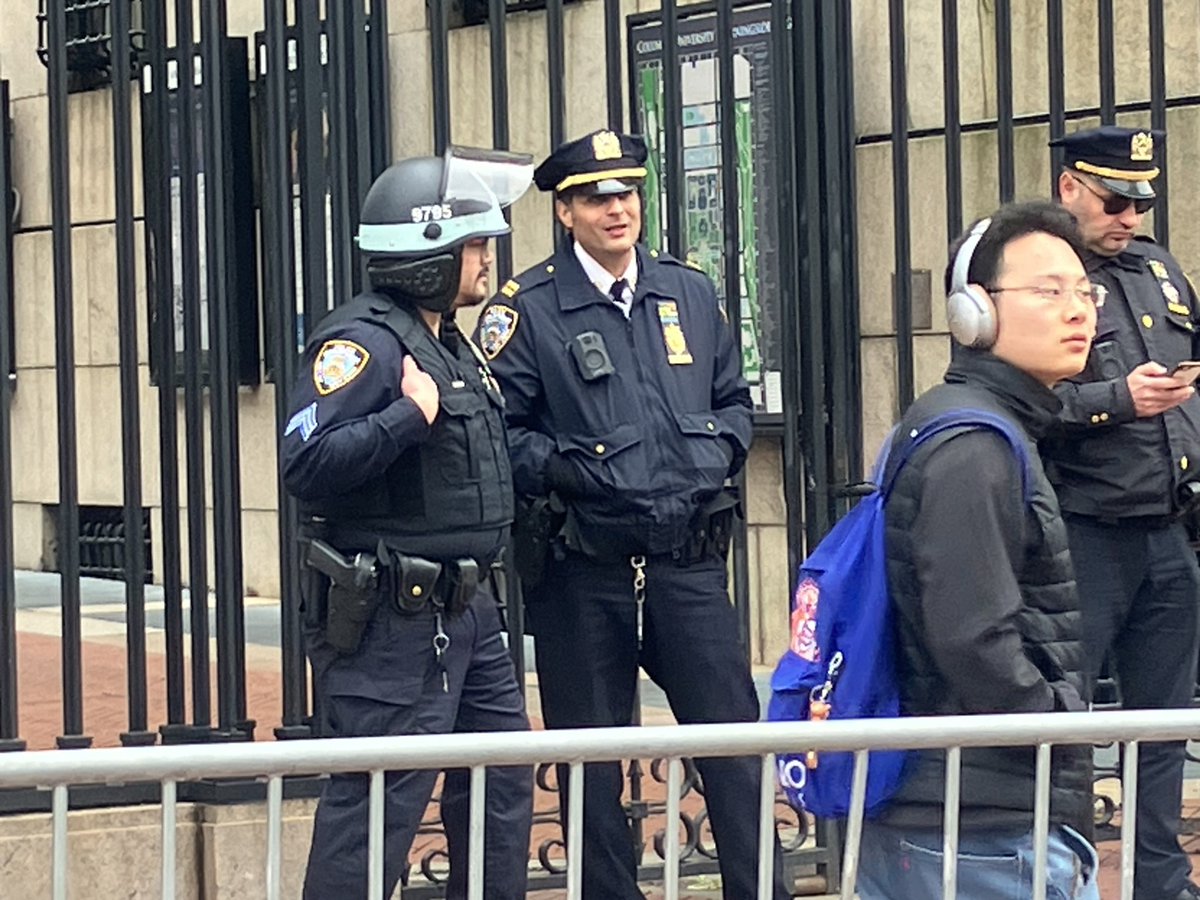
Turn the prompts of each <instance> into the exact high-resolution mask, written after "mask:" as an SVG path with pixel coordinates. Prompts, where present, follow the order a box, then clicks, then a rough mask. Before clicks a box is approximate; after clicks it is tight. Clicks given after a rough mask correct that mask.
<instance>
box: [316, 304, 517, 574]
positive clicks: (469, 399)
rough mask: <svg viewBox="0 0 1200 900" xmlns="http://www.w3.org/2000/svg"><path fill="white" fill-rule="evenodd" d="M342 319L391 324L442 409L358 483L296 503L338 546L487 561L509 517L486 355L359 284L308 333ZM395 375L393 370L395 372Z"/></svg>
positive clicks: (495, 392) (498, 403) (500, 424)
mask: <svg viewBox="0 0 1200 900" xmlns="http://www.w3.org/2000/svg"><path fill="white" fill-rule="evenodd" d="M349 320H358V321H363V322H372V323H375V324H376V325H379V326H381V327H384V328H387V329H388V330H389V331H391V332H392V333H393V334H394V335H395V336H396V338H397V340H399V341H400V343H401V344H402V345H403V346H404V348H405V350H406V351H407V352H408V353H409V354H410V355H412V357H413V358H414V359H415V360H416V362H417V365H419V366H420V367H421V369H422V370H424V371H425V372H427V373H428V374H429V375H430V377H432V378H433V380H434V381H435V382H436V383H437V387H438V391H439V393H440V404H441V409H440V410H439V411H438V415H437V417H436V418H435V419H434V420H433V426H432V431H431V433H430V435H429V438H428V439H427V440H426V441H424V442H423V443H421V444H420V445H418V446H415V447H412V448H410V449H409V450H407V451H405V452H404V453H402V454H401V455H400V457H399V458H398V459H397V460H396V461H395V462H394V463H392V465H391V466H389V467H388V468H387V470H386V471H383V472H380V473H378V476H377V477H373V478H370V479H368V480H367V481H365V482H364V483H363V484H362V485H360V486H359V487H358V488H356V489H355V490H353V491H351V492H349V493H346V494H342V495H340V496H338V497H332V498H328V499H323V500H321V501H320V502H319V503H309V504H304V505H303V506H302V513H303V514H304V516H305V517H306V518H310V519H311V518H313V517H316V518H318V519H323V520H324V522H325V526H324V530H325V532H326V535H327V540H329V541H331V542H332V543H334V544H336V545H337V546H339V547H341V548H343V549H351V548H362V549H369V548H372V547H373V546H374V545H375V543H376V542H377V541H378V540H381V539H382V540H383V541H384V542H385V543H386V544H387V545H388V546H389V547H391V548H392V549H394V550H397V551H399V552H401V553H407V554H410V555H413V556H424V557H427V558H433V559H450V558H455V557H460V556H472V557H475V558H476V559H478V560H480V561H489V560H490V558H491V557H492V556H493V555H494V554H495V552H496V549H497V547H498V546H499V545H500V544H501V543H502V541H503V539H504V536H505V533H506V529H507V528H508V526H509V525H510V524H511V522H512V518H513V493H512V470H511V468H510V465H509V458H508V445H507V442H506V440H505V433H504V420H503V408H504V399H503V397H502V396H501V395H500V390H499V388H498V387H497V386H496V384H495V381H494V380H493V379H492V376H491V373H490V372H489V371H488V369H487V366H486V363H485V362H484V360H483V358H482V357H481V356H479V355H478V354H477V353H476V351H475V349H474V348H473V347H472V346H471V345H470V344H469V343H468V340H467V338H466V337H465V336H463V335H461V334H460V333H459V332H458V330H457V329H456V328H454V326H453V324H452V323H446V324H444V325H443V335H442V340H439V339H438V338H436V337H434V335H433V334H432V333H431V332H430V330H429V328H428V327H427V326H426V325H425V323H424V322H423V321H422V320H421V318H420V316H419V314H418V313H416V312H415V311H413V310H411V309H408V308H406V307H403V306H398V305H396V304H394V303H393V302H392V301H391V300H389V299H388V298H387V297H384V296H383V295H381V294H371V293H367V294H360V295H359V296H357V297H355V298H354V299H353V300H352V301H350V302H349V303H347V304H346V305H344V306H342V307H339V308H338V309H336V310H334V311H333V312H332V313H330V314H329V315H328V316H327V317H326V318H325V319H324V320H322V322H321V324H320V326H318V328H317V329H316V331H314V332H313V334H312V335H310V336H309V339H308V347H309V349H311V348H312V347H314V346H317V345H319V344H320V343H321V342H322V341H324V340H325V339H326V338H327V337H328V335H329V334H330V332H331V331H333V330H334V328H336V327H337V326H338V325H341V324H343V323H345V322H347V321H349ZM396 383H397V385H399V383H400V372H398V371H397V372H396Z"/></svg>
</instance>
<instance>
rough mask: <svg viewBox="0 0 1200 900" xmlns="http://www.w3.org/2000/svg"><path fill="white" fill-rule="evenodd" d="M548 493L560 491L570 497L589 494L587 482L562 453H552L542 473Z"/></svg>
mask: <svg viewBox="0 0 1200 900" xmlns="http://www.w3.org/2000/svg"><path fill="white" fill-rule="evenodd" d="M542 477H543V479H544V480H545V482H546V488H547V490H548V491H558V492H559V493H560V494H564V495H566V496H568V497H582V496H583V495H584V494H586V493H587V481H586V480H585V479H584V477H583V473H581V472H580V471H579V470H578V469H577V468H575V464H574V463H572V462H571V461H570V460H569V459H567V458H566V457H565V456H563V455H562V454H561V453H551V454H550V456H549V458H547V460H546V468H545V470H544V471H543V473H542Z"/></svg>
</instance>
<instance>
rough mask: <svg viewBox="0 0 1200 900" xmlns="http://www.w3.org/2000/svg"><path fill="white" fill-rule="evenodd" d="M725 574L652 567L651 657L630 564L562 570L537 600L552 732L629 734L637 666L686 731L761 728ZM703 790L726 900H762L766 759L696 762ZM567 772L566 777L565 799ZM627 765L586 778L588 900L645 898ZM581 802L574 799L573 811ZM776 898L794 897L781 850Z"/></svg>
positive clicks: (583, 560) (576, 564)
mask: <svg viewBox="0 0 1200 900" xmlns="http://www.w3.org/2000/svg"><path fill="white" fill-rule="evenodd" d="M725 578H726V573H725V562H724V561H723V560H720V559H716V558H712V559H707V560H704V561H702V562H700V563H697V564H695V565H692V566H688V567H681V566H678V565H676V564H675V563H674V562H673V561H672V560H671V559H670V558H660V557H650V558H649V560H648V563H647V566H646V599H645V603H644V608H643V635H642V646H641V648H640V650H639V648H638V635H637V627H638V626H637V621H638V615H637V604H636V602H635V600H634V595H633V568H632V567H631V566H630V563H629V560H627V559H626V560H619V561H615V562H614V561H603V562H602V561H597V560H593V559H589V558H587V557H584V556H581V555H579V554H576V553H568V554H567V556H566V558H565V559H563V560H558V561H551V563H550V566H549V568H548V570H547V572H546V575H545V578H544V579H543V581H542V582H541V583H540V584H539V585H538V586H537V587H536V588H535V589H533V590H530V591H527V593H526V600H527V605H528V615H529V622H528V623H527V624H528V625H529V626H530V630H531V631H532V633H533V634H534V638H535V649H536V653H537V670H538V684H539V689H540V692H541V697H542V714H543V717H544V719H545V723H546V727H547V728H591V727H605V726H619V725H628V724H629V723H630V721H631V719H632V716H633V702H634V695H635V689H636V686H637V673H638V666H639V665H641V667H642V668H644V669H645V670H646V673H647V674H648V675H649V676H650V677H651V678H652V679H654V681H655V683H656V684H658V686H659V687H661V688H662V689H663V691H664V692H665V693H666V695H667V699H668V701H669V702H670V705H671V711H672V712H673V713H674V715H675V718H676V719H677V720H678V721H679V722H680V723H697V722H731V723H732V722H754V721H757V720H758V697H757V695H756V693H755V690H754V683H753V681H752V680H751V677H750V667H749V665H748V663H747V661H746V657H745V654H744V653H743V651H742V649H741V646H740V645H739V643H738V623H737V616H736V613H735V611H734V609H733V606H732V605H731V604H730V603H729V598H728V594H727V592H726V588H725ZM695 762H696V767H697V769H699V771H700V775H701V778H702V779H703V782H704V797H705V801H706V804H707V808H708V817H709V822H710V824H711V826H712V833H713V837H714V838H715V840H716V844H717V851H718V856H719V860H720V867H721V878H722V883H723V885H724V893H725V897H727V898H730V900H733V898H737V900H744V898H748V897H754V896H756V895H757V888H756V885H757V882H758V878H757V868H758V862H757V860H758V803H759V784H760V778H761V775H760V764H759V761H758V759H757V758H746V757H741V758H724V759H717V758H711V759H703V758H700V759H696V760H695ZM564 769H565V767H563V768H560V770H559V786H560V790H562V791H563V792H564V796H565V791H566V787H565V786H566V784H567V779H566V775H565V772H564ZM622 788H623V779H622V774H621V764H620V763H619V762H608V763H592V764H589V765H587V766H585V767H584V790H583V793H584V803H583V831H584V837H583V895H584V897H585V898H586V900H610V898H611V900H631V898H640V897H642V896H643V895H642V893H641V891H640V890H639V889H638V886H637V866H636V854H635V848H634V846H633V841H632V837H631V833H630V829H629V824H628V822H627V820H626V816H625V812H624V810H623V808H622V805H621V792H622ZM570 799H571V798H569V797H568V798H567V800H568V802H569V801H570ZM774 853H775V895H776V896H777V897H780V898H783V897H787V896H789V892H788V891H787V890H786V889H785V888H784V886H783V877H782V860H781V854H780V849H779V843H778V840H776V843H775V850H774Z"/></svg>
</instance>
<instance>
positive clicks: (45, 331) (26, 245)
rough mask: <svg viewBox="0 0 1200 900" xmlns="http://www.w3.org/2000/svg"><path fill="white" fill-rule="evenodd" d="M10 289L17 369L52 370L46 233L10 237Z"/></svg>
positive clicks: (50, 258) (50, 262)
mask: <svg viewBox="0 0 1200 900" xmlns="http://www.w3.org/2000/svg"><path fill="white" fill-rule="evenodd" d="M13 287H14V291H13V314H14V318H13V330H14V334H15V338H16V347H17V355H16V365H17V368H18V369H26V368H32V367H47V366H48V367H53V366H54V359H55V352H54V333H55V331H54V241H53V238H52V236H51V234H50V232H49V231H30V232H25V233H23V234H17V235H14V236H13Z"/></svg>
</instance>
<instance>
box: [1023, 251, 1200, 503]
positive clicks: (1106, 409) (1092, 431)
mask: <svg viewBox="0 0 1200 900" xmlns="http://www.w3.org/2000/svg"><path fill="white" fill-rule="evenodd" d="M1087 270H1088V277H1089V278H1090V279H1091V280H1092V282H1093V283H1094V284H1098V285H1100V286H1102V287H1103V288H1104V289H1105V297H1104V303H1103V305H1102V306H1101V307H1100V308H1099V310H1098V312H1097V320H1096V339H1095V341H1093V343H1092V351H1091V354H1090V355H1089V357H1088V363H1087V366H1086V368H1085V369H1084V370H1083V372H1082V373H1081V374H1080V375H1078V376H1077V377H1076V378H1073V379H1071V380H1069V381H1066V382H1063V383H1062V384H1060V385H1059V386H1058V387H1057V389H1056V393H1057V394H1058V395H1059V398H1060V399H1061V400H1062V401H1063V411H1062V415H1061V417H1060V421H1059V427H1058V428H1057V430H1056V433H1055V434H1054V435H1052V436H1051V437H1050V438H1049V439H1047V440H1046V441H1044V442H1043V444H1042V453H1043V458H1044V459H1045V461H1046V463H1047V473H1048V474H1049V475H1050V478H1051V481H1053V482H1054V486H1055V489H1056V490H1057V492H1058V497H1059V503H1060V505H1061V506H1062V509H1063V512H1065V513H1074V514H1076V515H1084V516H1094V517H1100V518H1111V519H1117V518H1126V517H1133V516H1164V515H1170V514H1172V513H1175V512H1178V511H1181V510H1182V509H1184V508H1185V507H1186V506H1187V505H1188V504H1189V502H1190V500H1191V492H1192V491H1193V490H1198V489H1200V395H1198V396H1193V397H1191V398H1189V399H1188V400H1187V401H1185V402H1184V403H1183V404H1181V405H1180V406H1177V407H1176V408H1174V409H1171V410H1168V411H1167V412H1165V413H1163V414H1162V415H1158V416H1151V417H1149V418H1141V419H1139V418H1137V417H1136V416H1135V415H1134V411H1133V399H1132V397H1130V394H1129V387H1128V385H1127V383H1126V381H1125V377H1126V376H1127V375H1128V374H1129V372H1130V371H1131V370H1132V369H1134V368H1136V367H1137V366H1139V365H1141V364H1142V363H1144V362H1148V361H1151V360H1153V361H1154V362H1157V363H1160V364H1162V365H1163V366H1166V367H1167V369H1168V370H1171V369H1174V368H1175V366H1176V365H1177V364H1178V363H1180V362H1182V361H1183V360H1194V359H1198V358H1200V339H1198V335H1197V330H1198V328H1200V305H1198V304H1197V300H1196V294H1195V291H1194V290H1193V288H1192V285H1191V283H1190V282H1189V281H1188V279H1187V278H1186V277H1185V275H1184V273H1183V270H1182V269H1180V267H1179V264H1178V263H1177V262H1176V261H1175V258H1174V257H1172V256H1171V254H1169V253H1168V252H1167V251H1166V250H1164V249H1163V248H1162V247H1160V246H1159V245H1158V244H1156V243H1154V241H1153V240H1151V239H1150V238H1147V237H1139V238H1137V239H1135V240H1134V241H1132V242H1131V243H1130V245H1129V247H1128V248H1126V249H1125V251H1124V252H1122V253H1119V254H1117V255H1116V256H1112V257H1103V256H1093V257H1091V258H1090V259H1089V260H1088V262H1087Z"/></svg>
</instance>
